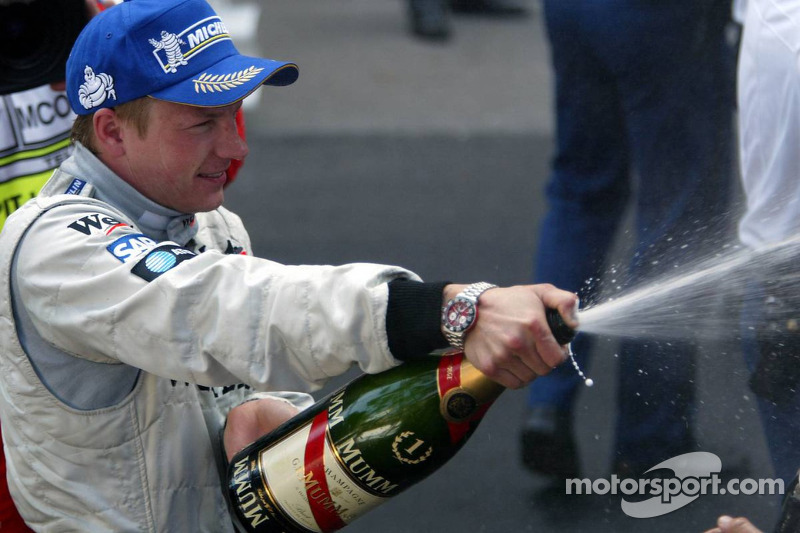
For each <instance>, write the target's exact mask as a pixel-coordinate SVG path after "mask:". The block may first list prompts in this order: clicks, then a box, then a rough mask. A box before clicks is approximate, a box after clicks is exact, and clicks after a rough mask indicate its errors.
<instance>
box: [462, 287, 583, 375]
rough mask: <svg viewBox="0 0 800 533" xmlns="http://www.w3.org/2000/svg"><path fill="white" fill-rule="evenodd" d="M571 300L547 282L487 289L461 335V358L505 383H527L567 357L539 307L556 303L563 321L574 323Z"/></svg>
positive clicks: (563, 292) (542, 309)
mask: <svg viewBox="0 0 800 533" xmlns="http://www.w3.org/2000/svg"><path fill="white" fill-rule="evenodd" d="M577 303H578V299H577V296H575V295H574V294H572V293H569V292H566V291H561V290H559V289H556V288H555V287H553V286H551V285H532V286H519V287H510V288H498V289H492V290H491V291H487V292H485V293H484V294H483V295H482V296H481V299H480V307H479V315H478V317H479V318H478V321H477V323H476V326H475V328H474V330H473V331H472V332H470V333H469V334H468V335H467V341H466V350H465V351H466V355H467V358H468V359H470V360H471V361H472V362H473V364H475V365H476V367H477V368H478V369H479V370H481V371H482V372H483V373H484V374H486V375H487V376H489V377H490V378H492V379H493V380H495V381H497V382H498V383H501V384H502V385H504V386H506V387H508V388H512V389H515V388H520V387H522V386H524V385H527V384H528V383H530V382H531V381H533V380H534V379H536V377H538V376H544V375H546V374H548V373H550V371H552V369H553V368H555V367H556V366H558V365H559V364H561V363H563V362H564V360H565V359H566V358H567V354H566V351H565V350H564V347H562V346H560V345H559V344H558V342H556V340H555V338H554V337H553V333H552V332H551V331H550V327H549V326H548V324H547V319H546V316H545V308H546V307H548V306H549V307H553V308H557V309H559V310H560V311H561V312H562V314H564V315H565V317H564V318H565V322H568V324H576V323H577V321H576V320H575V317H574V315H575V310H576V308H577Z"/></svg>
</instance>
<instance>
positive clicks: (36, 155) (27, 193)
mask: <svg viewBox="0 0 800 533" xmlns="http://www.w3.org/2000/svg"><path fill="white" fill-rule="evenodd" d="M74 120H75V115H74V113H73V112H72V110H71V109H70V107H69V101H68V100H67V95H66V93H65V92H63V91H54V90H52V89H51V88H50V87H49V86H47V85H45V86H42V87H37V88H35V89H30V90H27V91H21V92H18V93H12V94H6V95H3V96H0V228H2V227H3V224H5V222H6V218H8V215H10V214H11V213H13V212H14V211H16V210H17V209H18V208H19V207H20V206H22V204H24V203H25V202H27V201H28V200H30V199H31V198H33V197H34V196H36V195H37V194H38V193H39V190H40V189H41V188H42V185H44V183H45V182H46V181H47V179H48V178H49V177H50V175H51V174H52V173H53V170H54V169H56V168H57V167H58V165H60V164H61V162H62V161H64V160H65V159H67V158H68V157H69V155H70V153H71V152H72V146H71V145H70V142H69V134H70V129H71V128H72V122H73V121H74Z"/></svg>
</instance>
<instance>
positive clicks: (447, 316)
mask: <svg viewBox="0 0 800 533" xmlns="http://www.w3.org/2000/svg"><path fill="white" fill-rule="evenodd" d="M495 287H497V285H492V284H491V283H486V282H485V281H481V282H480V283H473V284H472V285H470V286H468V287H467V288H466V289H464V290H463V291H461V292H460V293H458V295H456V297H455V298H453V299H452V300H450V301H449V302H447V305H445V306H444V307H443V308H442V333H443V334H444V336H445V338H446V339H447V342H449V343H450V346H452V347H453V348H457V349H459V350H463V349H464V338H465V336H466V334H467V331H469V329H470V328H471V327H472V326H474V325H475V322H476V321H477V319H478V298H480V296H481V294H483V293H484V292H486V291H488V290H489V289H494V288H495Z"/></svg>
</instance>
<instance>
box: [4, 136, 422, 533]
mask: <svg viewBox="0 0 800 533" xmlns="http://www.w3.org/2000/svg"><path fill="white" fill-rule="evenodd" d="M64 193H66V194H64ZM0 250H3V254H2V259H1V260H0V276H2V278H1V279H2V284H0V385H2V386H0V420H2V429H3V436H4V438H5V446H6V448H5V453H6V456H7V460H8V478H9V485H10V489H11V493H12V495H13V497H14V500H15V502H16V504H17V506H18V508H19V510H20V512H21V514H22V515H23V517H24V518H25V519H26V521H28V523H29V524H30V525H31V526H33V527H34V528H35V529H38V530H41V531H58V532H64V531H81V532H94V531H114V532H120V531H159V532H161V531H170V532H175V531H179V532H180V531H186V532H192V533H194V532H200V531H209V532H227V531H233V526H232V524H231V519H230V515H229V512H228V509H227V505H226V502H225V497H224V493H223V486H221V469H220V458H221V453H220V450H219V448H220V432H221V429H222V427H223V424H224V421H225V417H226V414H227V412H228V411H229V410H230V409H231V408H232V407H234V406H236V405H238V404H240V403H241V402H243V401H245V400H246V399H248V398H250V397H252V395H253V394H254V393H258V392H259V391H312V390H315V388H317V387H319V386H320V385H321V384H322V383H323V382H324V381H325V380H326V379H327V378H329V377H331V376H335V375H339V374H341V373H343V372H345V371H346V370H347V369H349V368H350V367H351V366H352V365H353V364H358V365H359V366H360V367H361V368H362V369H363V370H364V371H366V372H379V371H382V370H385V369H388V368H390V367H392V366H394V365H396V364H398V361H397V360H396V359H395V358H394V357H393V356H392V355H391V353H390V352H389V348H388V343H387V338H386V328H385V315H386V305H387V298H388V289H387V282H388V281H390V280H392V279H395V278H406V279H415V280H416V279H418V278H417V277H416V276H414V275H413V274H412V273H410V272H408V271H405V270H403V269H400V268H397V267H387V266H380V265H369V264H351V265H345V266H341V267H331V266H285V265H280V264H277V263H274V262H271V261H267V260H264V259H258V258H255V257H252V256H250V255H245V254H247V252H249V251H250V240H249V237H248V235H247V233H246V231H245V230H244V227H243V226H242V224H241V221H240V220H239V218H238V217H237V216H235V215H234V214H232V213H230V212H229V211H226V210H225V209H223V208H220V209H217V210H216V211H213V212H210V213H202V214H198V215H196V216H190V215H181V214H179V213H174V212H171V211H169V210H167V209H165V208H163V207H161V206H158V205H157V204H154V203H152V202H150V201H149V200H147V199H146V198H144V197H142V196H141V195H139V194H138V193H137V192H136V191H135V190H133V189H132V188H131V187H130V186H128V185H127V184H126V183H124V182H123V181H122V180H121V179H119V178H118V177H117V176H115V175H114V174H113V173H112V172H111V171H110V170H109V169H108V168H107V167H105V166H104V165H103V164H102V163H101V162H100V161H99V160H98V159H96V158H95V157H94V156H93V155H91V154H90V153H89V152H88V150H86V149H85V148H83V147H82V146H80V145H79V146H77V147H76V150H75V153H74V155H73V156H72V157H71V158H70V159H69V160H68V161H66V162H65V163H64V165H62V167H61V170H59V171H57V172H56V174H55V175H54V176H53V178H51V180H50V181H49V182H48V183H47V185H46V186H45V188H44V189H43V190H42V192H41V194H40V195H39V197H37V198H35V199H33V200H31V201H30V202H28V203H27V204H26V205H25V206H24V207H22V208H21V209H19V210H18V211H17V212H15V213H14V214H13V215H12V217H11V218H10V219H9V221H8V223H7V224H6V226H5V228H4V230H3V233H2V234H1V235H0ZM226 252H227V253H226ZM245 384H246V385H245ZM284 396H286V397H288V399H289V400H291V401H294V402H295V403H296V404H298V405H300V406H301V407H305V406H308V405H309V404H310V397H308V396H307V395H297V394H294V395H292V394H286V395H284Z"/></svg>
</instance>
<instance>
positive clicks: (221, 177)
mask: <svg viewBox="0 0 800 533" xmlns="http://www.w3.org/2000/svg"><path fill="white" fill-rule="evenodd" d="M197 177H198V178H202V179H204V180H208V181H221V182H223V183H224V182H225V181H226V180H227V176H226V174H225V171H224V170H221V171H219V172H198V173H197Z"/></svg>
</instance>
